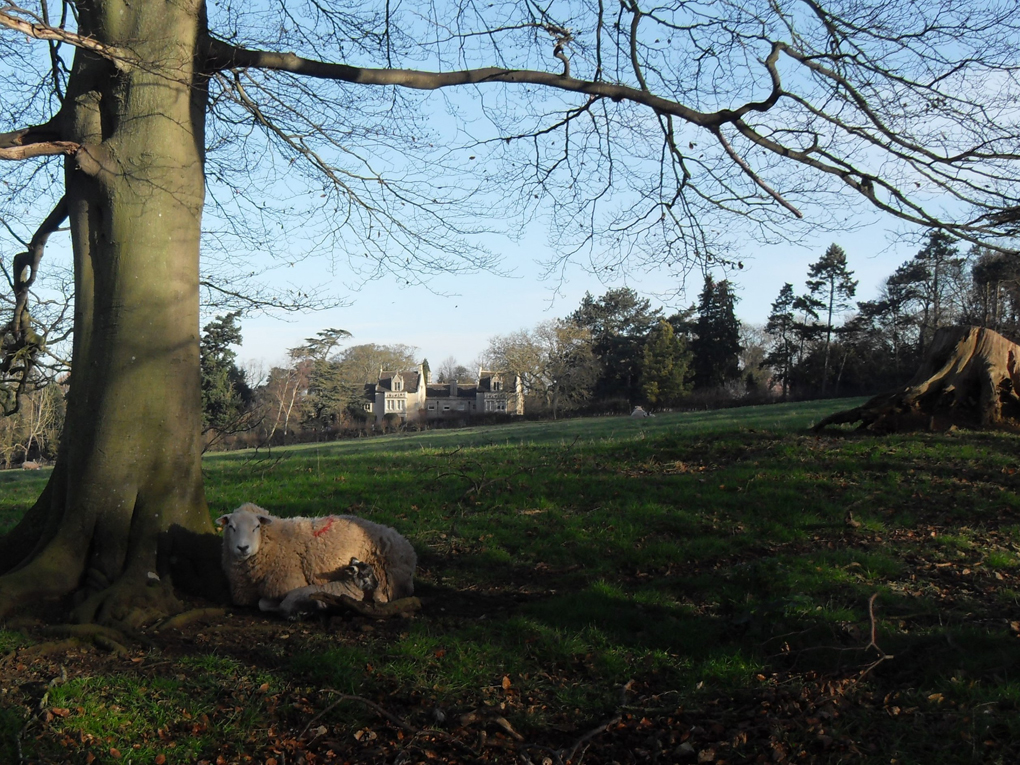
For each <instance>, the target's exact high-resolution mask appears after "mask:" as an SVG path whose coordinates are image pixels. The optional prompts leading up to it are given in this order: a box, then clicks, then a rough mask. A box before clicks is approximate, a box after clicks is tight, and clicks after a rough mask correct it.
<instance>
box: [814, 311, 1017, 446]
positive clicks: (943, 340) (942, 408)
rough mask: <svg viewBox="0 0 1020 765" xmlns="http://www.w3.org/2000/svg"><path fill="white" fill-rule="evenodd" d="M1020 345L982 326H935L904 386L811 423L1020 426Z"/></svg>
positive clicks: (886, 427)
mask: <svg viewBox="0 0 1020 765" xmlns="http://www.w3.org/2000/svg"><path fill="white" fill-rule="evenodd" d="M1018 363H1020V346H1018V345H1017V344H1016V343H1013V342H1010V341H1009V340H1007V339H1006V338H1004V337H1003V336H1002V335H1000V334H999V333H997V332H993V331H992V330H990V329H985V328H984V327H947V328H943V329H939V330H938V331H937V332H936V333H935V336H934V338H933V339H932V342H931V346H930V347H929V348H928V352H927V354H926V355H925V357H924V359H923V361H922V362H921V368H920V369H919V370H918V371H917V374H915V375H914V377H913V379H911V380H910V382H908V383H907V384H906V386H904V387H903V388H897V389H896V390H893V391H889V392H888V393H882V394H880V395H878V396H875V397H874V398H873V399H871V400H870V401H868V402H867V403H865V404H863V405H861V406H859V407H856V408H854V409H849V410H847V411H845V412H837V413H836V414H833V415H830V416H829V417H826V418H825V419H824V420H822V421H821V422H819V423H818V424H817V425H815V427H814V429H815V430H816V431H817V430H821V429H823V428H825V427H826V426H828V425H839V424H843V423H854V422H860V423H861V426H860V427H862V428H867V429H869V430H872V431H876V432H890V431H898V430H917V429H928V430H945V429H946V428H949V427H951V426H953V425H958V426H961V427H973V428H996V427H998V428H1010V429H1013V428H1020V396H1018V389H1020V369H1018Z"/></svg>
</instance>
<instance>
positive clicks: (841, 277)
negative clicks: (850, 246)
mask: <svg viewBox="0 0 1020 765" xmlns="http://www.w3.org/2000/svg"><path fill="white" fill-rule="evenodd" d="M853 274H854V272H853V271H851V270H850V269H849V268H847V260H846V252H844V251H843V248H842V247H840V246H839V245H837V244H830V245H829V249H827V250H826V251H825V254H824V255H822V257H821V258H819V259H818V261H817V262H815V263H812V264H811V267H810V268H809V269H808V280H807V287H808V290H809V294H808V295H806V296H805V300H806V301H807V303H808V304H810V306H811V307H812V308H813V309H814V310H815V312H817V313H818V315H820V316H821V317H824V320H825V324H823V325H822V329H823V331H824V332H825V346H824V358H825V360H824V362H823V365H822V386H821V388H822V393H825V390H826V387H827V384H828V381H829V358H830V356H831V351H832V336H833V334H834V332H835V331H836V327H835V320H836V316H837V314H838V313H839V312H840V311H845V310H846V309H848V308H850V307H851V305H852V303H851V302H850V300H851V298H853V296H854V294H856V292H857V280H856V279H854V278H853Z"/></svg>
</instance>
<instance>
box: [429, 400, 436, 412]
mask: <svg viewBox="0 0 1020 765" xmlns="http://www.w3.org/2000/svg"><path fill="white" fill-rule="evenodd" d="M428 406H429V411H430V412H434V411H435V410H436V402H435V401H430V402H429V405H428Z"/></svg>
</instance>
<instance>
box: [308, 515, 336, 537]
mask: <svg viewBox="0 0 1020 765" xmlns="http://www.w3.org/2000/svg"><path fill="white" fill-rule="evenodd" d="M335 520H336V518H334V517H333V516H332V515H331V516H329V518H327V519H326V524H325V525H324V526H323V527H322V528H321V529H316V530H315V531H313V532H312V536H313V537H321V536H322V535H323V534H325V533H326V532H327V531H329V527H330V526H332V525H333V521H335Z"/></svg>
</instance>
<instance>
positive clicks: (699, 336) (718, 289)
mask: <svg viewBox="0 0 1020 765" xmlns="http://www.w3.org/2000/svg"><path fill="white" fill-rule="evenodd" d="M736 303H737V297H736V295H734V294H733V291H732V290H731V289H730V283H729V282H728V281H726V280H725V279H724V280H723V281H721V282H716V281H715V280H714V279H713V278H712V275H711V274H707V275H706V276H705V286H704V288H703V289H702V290H701V296H700V297H699V299H698V318H697V320H696V321H695V323H694V331H695V338H694V340H693V341H692V342H691V351H692V352H693V354H694V385H695V387H696V388H698V389H701V390H710V389H712V388H718V387H721V386H723V385H725V384H726V383H728V382H730V381H732V380H736V379H737V378H738V377H739V376H740V322H738V321H737V317H736V313H735V310H734V309H735V307H736Z"/></svg>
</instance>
